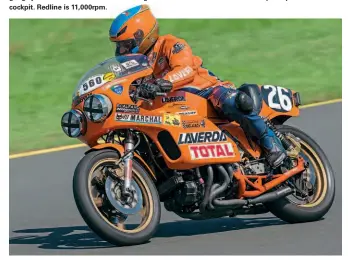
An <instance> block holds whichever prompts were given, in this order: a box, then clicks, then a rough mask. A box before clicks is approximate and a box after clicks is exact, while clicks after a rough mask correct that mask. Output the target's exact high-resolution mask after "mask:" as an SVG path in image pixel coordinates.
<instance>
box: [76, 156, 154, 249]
mask: <svg viewBox="0 0 348 262" xmlns="http://www.w3.org/2000/svg"><path fill="white" fill-rule="evenodd" d="M117 159H119V154H118V152H116V151H114V150H110V149H105V150H99V151H92V152H90V153H88V154H87V155H86V156H84V157H83V158H82V159H81V161H80V162H79V164H78V165H77V167H76V169H75V173H74V179H73V193H74V199H75V202H76V205H77V208H78V210H79V212H80V214H81V216H82V218H83V219H84V221H85V222H86V224H87V225H88V226H89V227H90V228H91V229H92V230H93V231H94V232H95V233H96V234H97V235H98V236H99V237H101V238H102V239H104V240H106V241H108V242H109V243H111V244H114V245H122V246H124V245H136V244H141V243H144V242H147V241H148V240H149V239H150V238H151V237H152V236H153V234H154V233H155V232H156V230H157V227H158V224H159V222H160V217H161V207H160V200H159V196H158V192H157V189H156V187H155V185H154V183H153V181H152V179H151V178H150V176H149V174H148V173H147V171H146V170H145V169H144V168H143V167H142V166H141V165H140V164H139V163H138V162H136V160H134V159H133V181H135V183H136V184H137V188H139V189H140V190H141V192H142V196H141V197H142V200H143V202H144V207H143V209H142V210H144V211H143V213H144V216H146V219H141V224H140V225H139V227H137V228H135V229H126V228H125V227H124V225H123V226H119V225H120V223H116V222H115V221H114V220H111V219H110V217H109V215H108V214H106V213H103V212H104V211H103V209H101V207H100V204H99V205H97V202H96V201H95V199H96V197H95V196H94V195H93V194H94V193H93V192H95V190H94V191H93V188H92V186H93V185H92V184H93V183H92V181H91V180H92V177H93V173H94V172H95V170H97V168H98V166H99V165H101V164H107V163H114V162H115V161H116V160H117ZM98 194H99V193H98ZM101 195H103V194H101ZM103 197H105V194H104V195H103ZM108 203H109V202H108ZM114 211H115V210H114ZM117 212H118V211H117ZM125 217H126V216H125ZM110 220H111V221H110ZM143 220H144V221H143Z"/></svg>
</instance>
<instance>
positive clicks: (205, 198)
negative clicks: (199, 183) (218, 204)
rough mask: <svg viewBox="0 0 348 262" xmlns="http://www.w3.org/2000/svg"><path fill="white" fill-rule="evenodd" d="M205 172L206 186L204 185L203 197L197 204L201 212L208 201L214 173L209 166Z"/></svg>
mask: <svg viewBox="0 0 348 262" xmlns="http://www.w3.org/2000/svg"><path fill="white" fill-rule="evenodd" d="M198 171H199V168H198ZM207 173H208V179H207V183H206V187H205V193H204V199H203V201H202V203H201V204H200V206H199V211H200V212H201V213H204V212H205V209H206V207H207V205H208V203H209V199H210V192H211V191H212V190H211V189H212V185H213V178H214V176H213V175H214V173H213V168H212V167H211V166H208V167H207Z"/></svg>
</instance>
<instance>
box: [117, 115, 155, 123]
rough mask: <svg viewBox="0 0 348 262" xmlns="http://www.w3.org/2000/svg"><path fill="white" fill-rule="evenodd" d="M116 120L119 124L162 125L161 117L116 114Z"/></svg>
mask: <svg viewBox="0 0 348 262" xmlns="http://www.w3.org/2000/svg"><path fill="white" fill-rule="evenodd" d="M115 120H116V121H119V122H133V123H139V124H162V117H161V116H144V115H135V114H123V113H116V115H115Z"/></svg>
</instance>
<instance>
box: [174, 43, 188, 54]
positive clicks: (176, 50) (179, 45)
mask: <svg viewBox="0 0 348 262" xmlns="http://www.w3.org/2000/svg"><path fill="white" fill-rule="evenodd" d="M184 48H185V44H183V43H179V42H177V43H176V44H175V45H174V46H173V51H172V53H173V54H177V53H179V52H180V51H181V50H183V49H184Z"/></svg>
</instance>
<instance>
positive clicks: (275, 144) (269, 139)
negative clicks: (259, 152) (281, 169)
mask: <svg viewBox="0 0 348 262" xmlns="http://www.w3.org/2000/svg"><path fill="white" fill-rule="evenodd" d="M259 141H260V146H261V147H262V149H263V150H264V152H265V155H266V160H267V162H268V163H269V164H270V166H271V167H273V168H277V167H278V166H280V165H281V164H282V162H283V161H284V159H285V158H286V154H285V152H284V148H283V146H282V144H281V142H280V140H279V139H278V138H277V137H276V136H275V134H274V132H273V131H272V130H271V129H269V128H268V127H267V129H266V131H265V132H264V133H263V134H262V135H261V138H260V140H259Z"/></svg>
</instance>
